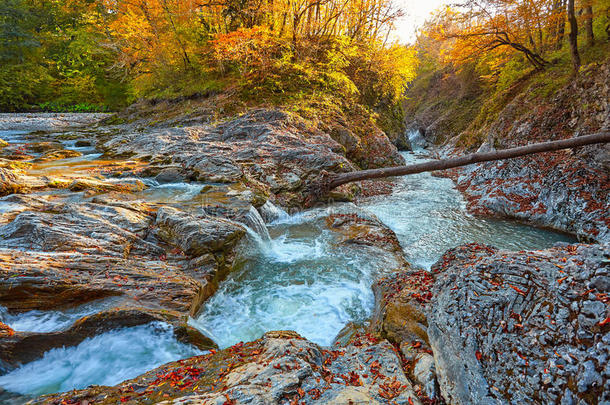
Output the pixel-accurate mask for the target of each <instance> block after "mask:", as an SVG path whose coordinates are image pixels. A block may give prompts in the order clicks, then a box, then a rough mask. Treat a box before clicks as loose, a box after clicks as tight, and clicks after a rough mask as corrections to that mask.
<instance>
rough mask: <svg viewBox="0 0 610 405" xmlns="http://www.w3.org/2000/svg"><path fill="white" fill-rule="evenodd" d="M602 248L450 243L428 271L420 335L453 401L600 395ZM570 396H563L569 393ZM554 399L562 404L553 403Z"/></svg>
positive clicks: (604, 322) (603, 376)
mask: <svg viewBox="0 0 610 405" xmlns="http://www.w3.org/2000/svg"><path fill="white" fill-rule="evenodd" d="M608 256H610V246H609V245H607V244H606V245H562V246H558V247H555V248H552V249H548V250H542V251H535V252H507V251H497V250H496V249H493V248H490V247H487V246H481V245H474V244H473V245H465V246H461V247H458V248H456V249H452V250H450V251H449V252H447V253H446V254H445V255H444V256H443V258H442V259H441V260H440V261H439V262H438V263H437V264H436V265H435V266H434V267H433V269H432V270H433V272H434V273H435V278H436V280H435V282H434V286H433V288H432V298H431V301H430V302H429V304H428V306H427V319H428V337H429V340H430V346H431V347H432V350H433V352H434V359H435V362H436V371H437V375H438V380H439V385H440V389H441V392H442V394H443V397H444V398H445V400H447V402H449V403H453V404H471V403H489V404H497V403H523V404H529V403H531V404H534V403H552V402H557V401H559V399H561V398H565V401H567V403H570V401H573V402H574V403H576V402H580V401H582V402H583V403H602V402H604V401H610V391H608V389H607V387H608V373H607V366H606V364H607V361H606V358H607V356H608V353H609V351H610V346H609V343H610V341H608V339H605V337H606V336H608V332H609V331H610V330H609V329H608V328H609V327H610V326H609V325H608V318H607V317H608V312H607V304H604V301H606V300H607V298H605V297H606V296H607V294H608V292H609V291H608V290H598V289H596V288H595V287H594V288H590V287H591V285H590V284H589V280H590V279H591V277H592V275H594V274H595V275H599V276H604V277H609V276H610V272H609V269H608V266H607V265H605V264H604V263H605V262H604V261H605V260H607V259H605V258H606V257H608ZM569 398H572V399H569ZM562 401H563V400H562Z"/></svg>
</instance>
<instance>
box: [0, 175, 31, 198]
mask: <svg viewBox="0 0 610 405" xmlns="http://www.w3.org/2000/svg"><path fill="white" fill-rule="evenodd" d="M27 190H28V188H27V186H26V185H25V184H24V182H23V181H22V179H21V177H20V176H18V175H17V174H16V173H15V172H14V171H13V170H10V169H6V168H0V196H5V195H9V194H14V193H23V192H25V191H27Z"/></svg>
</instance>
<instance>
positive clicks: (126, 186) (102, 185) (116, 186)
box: [50, 178, 146, 193]
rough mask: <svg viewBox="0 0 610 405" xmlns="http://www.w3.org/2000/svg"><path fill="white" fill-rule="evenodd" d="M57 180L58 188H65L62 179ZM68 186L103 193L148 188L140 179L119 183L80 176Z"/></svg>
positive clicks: (128, 191) (133, 191) (77, 189)
mask: <svg viewBox="0 0 610 405" xmlns="http://www.w3.org/2000/svg"><path fill="white" fill-rule="evenodd" d="M55 181H56V183H55V184H58V183H57V182H60V185H59V186H58V187H57V188H63V187H62V186H61V181H62V179H57V180H55ZM50 185H53V183H50ZM66 188H68V189H70V190H71V191H83V190H92V191H96V192H101V193H106V192H109V191H120V192H127V193H135V192H138V191H142V190H144V189H145V188H146V185H145V184H144V183H143V182H142V181H140V180H136V181H132V182H129V183H127V182H123V183H117V182H110V181H103V180H96V179H86V178H80V179H76V180H73V181H72V182H70V183H69V184H68V185H67V187H66Z"/></svg>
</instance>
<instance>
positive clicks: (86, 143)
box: [74, 139, 93, 148]
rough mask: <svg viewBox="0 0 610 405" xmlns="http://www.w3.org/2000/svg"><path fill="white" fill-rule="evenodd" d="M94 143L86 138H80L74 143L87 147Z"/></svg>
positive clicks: (78, 146)
mask: <svg viewBox="0 0 610 405" xmlns="http://www.w3.org/2000/svg"><path fill="white" fill-rule="evenodd" d="M92 145H93V144H92V143H91V141H87V140H84V139H79V140H78V141H76V142H75V143H74V146H76V147H77V148H86V147H88V146H92Z"/></svg>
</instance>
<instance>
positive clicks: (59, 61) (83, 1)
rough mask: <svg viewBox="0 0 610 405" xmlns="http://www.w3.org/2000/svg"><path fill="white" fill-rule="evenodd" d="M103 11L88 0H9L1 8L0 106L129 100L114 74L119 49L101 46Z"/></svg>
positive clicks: (13, 107)
mask: <svg viewBox="0 0 610 405" xmlns="http://www.w3.org/2000/svg"><path fill="white" fill-rule="evenodd" d="M102 17H103V16H102V14H101V12H100V9H98V7H97V5H96V4H94V3H93V2H91V1H88V0H70V1H66V2H59V1H46V0H29V1H25V0H4V1H3V5H2V10H1V11H0V39H1V40H2V47H0V62H1V63H0V110H6V111H17V110H23V109H30V108H35V107H36V105H38V104H41V103H50V104H49V105H54V106H56V108H59V107H57V106H77V105H81V104H82V105H85V104H89V105H94V104H95V105H104V106H106V107H111V108H117V107H120V106H122V105H125V103H126V101H127V100H126V91H125V88H126V85H125V84H123V83H121V81H120V77H118V76H113V74H111V73H110V67H111V66H112V65H113V63H114V59H115V51H113V50H111V49H110V48H108V47H104V46H100V44H101V43H103V41H104V37H105V35H106V34H105V32H104V30H103V25H101V24H100V23H101V19H102Z"/></svg>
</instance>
